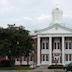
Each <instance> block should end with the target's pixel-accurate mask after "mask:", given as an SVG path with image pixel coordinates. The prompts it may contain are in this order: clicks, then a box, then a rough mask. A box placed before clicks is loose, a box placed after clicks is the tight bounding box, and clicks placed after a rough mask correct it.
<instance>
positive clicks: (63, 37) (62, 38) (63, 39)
mask: <svg viewBox="0 0 72 72" xmlns="http://www.w3.org/2000/svg"><path fill="white" fill-rule="evenodd" d="M62 64H63V65H64V37H62Z"/></svg>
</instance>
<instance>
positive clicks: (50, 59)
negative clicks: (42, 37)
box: [49, 37, 52, 65]
mask: <svg viewBox="0 0 72 72" xmlns="http://www.w3.org/2000/svg"><path fill="white" fill-rule="evenodd" d="M51 64H52V37H49V65H51Z"/></svg>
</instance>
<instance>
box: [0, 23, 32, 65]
mask: <svg viewBox="0 0 72 72" xmlns="http://www.w3.org/2000/svg"><path fill="white" fill-rule="evenodd" d="M32 50H33V48H32V38H31V36H30V35H29V31H28V30H25V28H24V27H23V26H19V27H17V26H15V24H14V25H8V27H7V28H6V29H4V28H0V55H3V56H8V58H9V60H13V58H14V57H21V56H25V57H27V64H29V63H28V57H29V55H30V53H31V52H32ZM20 61H22V60H20Z"/></svg>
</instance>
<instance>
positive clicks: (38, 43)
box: [37, 36, 40, 66]
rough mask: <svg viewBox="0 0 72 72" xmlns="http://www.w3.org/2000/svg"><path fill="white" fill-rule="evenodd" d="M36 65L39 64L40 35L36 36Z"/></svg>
mask: <svg viewBox="0 0 72 72" xmlns="http://www.w3.org/2000/svg"><path fill="white" fill-rule="evenodd" d="M37 65H38V66H39V65H40V37H39V36H37Z"/></svg>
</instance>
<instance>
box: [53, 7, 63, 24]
mask: <svg viewBox="0 0 72 72" xmlns="http://www.w3.org/2000/svg"><path fill="white" fill-rule="evenodd" d="M62 22H63V11H62V10H61V9H59V8H55V9H53V11H52V24H62Z"/></svg>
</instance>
